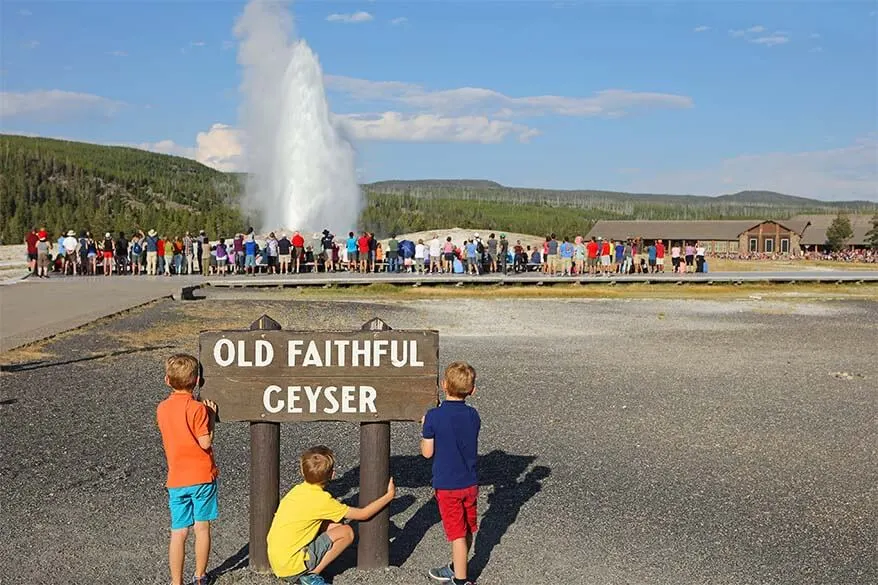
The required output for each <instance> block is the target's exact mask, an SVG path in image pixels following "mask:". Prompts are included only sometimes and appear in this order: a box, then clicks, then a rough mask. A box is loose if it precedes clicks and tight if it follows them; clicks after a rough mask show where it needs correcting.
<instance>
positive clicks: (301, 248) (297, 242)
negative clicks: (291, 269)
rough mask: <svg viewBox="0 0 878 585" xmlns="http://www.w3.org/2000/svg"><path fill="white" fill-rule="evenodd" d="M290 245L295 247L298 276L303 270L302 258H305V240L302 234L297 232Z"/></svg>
mask: <svg viewBox="0 0 878 585" xmlns="http://www.w3.org/2000/svg"><path fill="white" fill-rule="evenodd" d="M290 243H291V244H292V245H293V253H294V254H295V255H296V274H299V272H301V268H302V258H304V257H305V238H303V237H302V234H300V233H299V232H296V233H294V234H293V239H292V240H290Z"/></svg>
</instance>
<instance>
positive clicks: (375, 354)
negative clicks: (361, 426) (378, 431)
mask: <svg viewBox="0 0 878 585" xmlns="http://www.w3.org/2000/svg"><path fill="white" fill-rule="evenodd" d="M379 324H380V322H379V323H374V324H373V325H372V326H370V327H364V329H363V330H360V331H283V330H280V331H268V330H255V331H254V330H247V331H204V332H202V333H201V335H200V336H199V358H200V361H201V365H202V368H203V378H204V389H203V390H202V391H201V396H202V397H203V398H206V399H210V400H213V401H214V402H216V403H217V406H218V410H219V417H220V419H221V420H222V421H271V422H299V421H350V422H361V423H362V422H376V421H419V420H420V419H421V417H422V416H423V415H424V412H426V410H427V409H429V408H431V407H433V406H436V403H437V398H438V381H439V333H438V332H437V331H404V330H381V328H380V327H379ZM366 325H370V324H369V323H367V324H366Z"/></svg>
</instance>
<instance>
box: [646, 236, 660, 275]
mask: <svg viewBox="0 0 878 585" xmlns="http://www.w3.org/2000/svg"><path fill="white" fill-rule="evenodd" d="M657 253H658V252H657V250H656V246H655V243H652V244H650V245H648V246H647V247H646V257H647V262H648V263H649V273H650V274H652V273H653V272H655V271H656V254H657Z"/></svg>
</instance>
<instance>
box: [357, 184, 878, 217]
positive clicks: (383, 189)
mask: <svg viewBox="0 0 878 585" xmlns="http://www.w3.org/2000/svg"><path fill="white" fill-rule="evenodd" d="M365 189H366V190H367V191H368V192H372V193H381V194H389V195H405V196H410V197H417V198H426V199H464V200H480V201H501V202H502V201H505V202H514V203H521V204H528V205H540V204H548V205H562V206H568V207H579V208H585V209H599V210H604V211H607V212H610V213H614V214H621V215H624V216H631V218H632V219H736V218H750V217H757V218H763V217H773V218H785V217H790V216H792V215H796V214H800V213H837V212H838V211H839V210H844V211H850V212H860V211H862V212H870V211H874V210H875V209H876V208H878V204H876V203H874V202H869V201H839V202H828V201H819V200H816V199H808V198H806V197H796V196H793V195H784V194H783V193H776V192H774V191H741V192H738V193H733V194H729V195H720V196H718V197H708V196H704V195H669V194H656V193H624V192H618V191H596V190H558V189H530V188H520V187H506V186H503V185H500V184H499V183H495V182H493V181H480V180H461V181H455V180H448V181H446V180H419V181H380V182H377V183H370V184H368V185H365Z"/></svg>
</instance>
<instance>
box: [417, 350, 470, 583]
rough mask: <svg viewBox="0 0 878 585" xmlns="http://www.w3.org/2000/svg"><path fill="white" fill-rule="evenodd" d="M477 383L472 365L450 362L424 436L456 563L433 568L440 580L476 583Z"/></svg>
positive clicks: (423, 445) (433, 575)
mask: <svg viewBox="0 0 878 585" xmlns="http://www.w3.org/2000/svg"><path fill="white" fill-rule="evenodd" d="M475 383H476V371H475V370H474V369H473V367H472V366H470V365H469V364H467V363H465V362H454V363H452V364H449V366H448V367H447V368H446V369H445V377H444V378H443V379H442V389H443V390H444V392H445V400H444V401H443V402H442V404H441V405H440V406H438V407H437V408H433V409H431V410H429V411H428V412H427V414H426V416H425V417H424V422H423V425H424V428H423V433H422V439H421V455H423V456H424V457H426V458H428V459H429V458H431V457H432V458H433V489H435V490H436V502H437V503H438V504H439V515H440V516H441V517H442V527H443V528H444V529H445V537H446V538H447V539H448V542H450V543H451V559H452V562H451V564H449V565H443V566H441V567H439V568H438V569H430V573H429V574H430V577H431V578H433V579H435V580H436V581H440V582H443V583H452V582H453V583H454V585H467V584H470V585H471V582H470V581H469V580H468V579H467V559H468V557H469V551H470V548H472V545H473V535H474V534H475V533H476V531H477V530H478V525H477V523H476V502H477V500H478V497H479V477H478V472H477V470H476V464H477V462H478V461H477V460H478V452H479V430H480V429H481V426H482V421H481V419H480V418H479V413H478V412H476V409H475V408H473V407H471V406H469V405H468V404H467V403H466V397H467V396H469V395H470V394H472V393H474V392H475V391H476V386H475Z"/></svg>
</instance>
